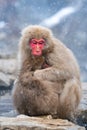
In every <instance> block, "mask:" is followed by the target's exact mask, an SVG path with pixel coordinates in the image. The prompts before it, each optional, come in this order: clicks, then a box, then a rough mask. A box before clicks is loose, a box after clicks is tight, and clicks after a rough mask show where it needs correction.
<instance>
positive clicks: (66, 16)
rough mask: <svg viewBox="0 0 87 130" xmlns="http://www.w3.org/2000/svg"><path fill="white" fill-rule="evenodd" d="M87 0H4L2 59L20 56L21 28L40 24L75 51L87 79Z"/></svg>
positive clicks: (1, 9) (0, 0)
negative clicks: (18, 53) (49, 29)
mask: <svg viewBox="0 0 87 130" xmlns="http://www.w3.org/2000/svg"><path fill="white" fill-rule="evenodd" d="M86 17H87V0H77V1H76V0H0V58H9V57H16V55H17V48H18V41H19V38H20V32H21V30H22V29H23V28H24V27H25V26H27V25H30V24H40V25H44V26H46V27H49V28H51V29H52V30H53V33H54V35H55V36H56V37H57V38H59V39H60V40H61V41H62V42H64V43H65V44H66V46H67V47H69V48H70V49H71V50H72V51H73V53H74V54H75V56H76V58H77V60H78V63H79V65H80V68H81V80H82V81H87V18H86Z"/></svg>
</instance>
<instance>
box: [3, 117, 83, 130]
mask: <svg viewBox="0 0 87 130" xmlns="http://www.w3.org/2000/svg"><path fill="white" fill-rule="evenodd" d="M0 130H85V128H84V127H80V126H78V125H75V124H73V123H71V122H69V121H67V120H61V119H47V117H43V118H37V117H28V116H24V115H20V116H17V117H16V118H5V117H1V118H0Z"/></svg>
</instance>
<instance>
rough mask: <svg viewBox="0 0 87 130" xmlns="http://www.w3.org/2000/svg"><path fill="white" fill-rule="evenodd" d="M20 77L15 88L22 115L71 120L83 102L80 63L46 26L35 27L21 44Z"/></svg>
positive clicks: (25, 33) (33, 26)
mask: <svg viewBox="0 0 87 130" xmlns="http://www.w3.org/2000/svg"><path fill="white" fill-rule="evenodd" d="M18 55H19V63H18V66H19V67H18V69H19V73H18V77H17V80H16V82H15V84H14V88H13V102H14V106H15V108H16V109H17V111H18V112H19V113H20V114H25V115H29V116H41V115H52V116H55V115H56V116H57V117H58V118H62V119H70V118H72V115H74V113H75V111H76V110H77V107H78V105H79V103H80V99H81V82H80V72H79V66H78V63H77V61H76V59H75V57H74V55H73V53H72V52H71V50H70V49H68V48H67V47H66V46H65V45H64V44H63V43H61V42H60V41H59V40H58V39H56V38H55V37H54V35H53V33H52V31H51V30H50V29H48V28H46V27H42V26H38V25H31V26H28V27H26V28H25V29H24V30H23V31H22V36H21V39H20V42H19V54H18Z"/></svg>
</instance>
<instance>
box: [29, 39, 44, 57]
mask: <svg viewBox="0 0 87 130" xmlns="http://www.w3.org/2000/svg"><path fill="white" fill-rule="evenodd" d="M44 46H45V40H44V39H39V40H37V39H31V40H30V48H31V50H32V55H34V56H41V55H42V50H43V49H44Z"/></svg>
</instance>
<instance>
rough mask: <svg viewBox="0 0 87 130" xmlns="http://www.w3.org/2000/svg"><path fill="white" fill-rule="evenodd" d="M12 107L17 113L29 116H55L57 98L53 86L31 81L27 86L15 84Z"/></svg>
mask: <svg viewBox="0 0 87 130" xmlns="http://www.w3.org/2000/svg"><path fill="white" fill-rule="evenodd" d="M15 87H16V88H15V90H14V92H13V93H14V94H13V99H14V105H15V107H16V109H17V110H18V112H19V113H21V114H26V115H30V116H39V115H48V114H56V112H57V102H58V96H57V94H56V93H55V92H54V88H53V84H51V83H50V82H47V81H45V82H44V81H39V80H32V81H31V82H30V83H29V84H28V85H27V86H22V85H21V83H16V86H15Z"/></svg>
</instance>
